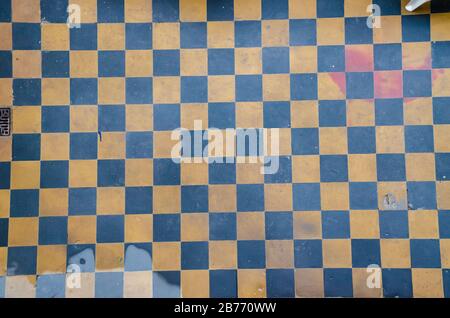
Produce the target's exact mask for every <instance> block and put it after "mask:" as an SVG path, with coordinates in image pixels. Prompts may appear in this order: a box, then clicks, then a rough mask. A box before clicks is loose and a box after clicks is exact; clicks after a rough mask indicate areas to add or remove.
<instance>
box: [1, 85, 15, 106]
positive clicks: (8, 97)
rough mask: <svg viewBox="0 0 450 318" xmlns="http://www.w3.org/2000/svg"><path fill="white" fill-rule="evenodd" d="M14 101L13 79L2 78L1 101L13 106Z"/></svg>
mask: <svg viewBox="0 0 450 318" xmlns="http://www.w3.org/2000/svg"><path fill="white" fill-rule="evenodd" d="M12 101H13V92H12V79H10V78H1V79H0V103H2V104H4V105H6V106H11V105H12Z"/></svg>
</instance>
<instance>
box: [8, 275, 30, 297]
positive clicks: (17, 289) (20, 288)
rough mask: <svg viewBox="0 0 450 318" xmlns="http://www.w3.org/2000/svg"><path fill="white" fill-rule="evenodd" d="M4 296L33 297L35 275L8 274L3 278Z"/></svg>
mask: <svg viewBox="0 0 450 318" xmlns="http://www.w3.org/2000/svg"><path fill="white" fill-rule="evenodd" d="M5 297H6V298H35V297H36V276H35V275H28V276H9V277H6V280H5Z"/></svg>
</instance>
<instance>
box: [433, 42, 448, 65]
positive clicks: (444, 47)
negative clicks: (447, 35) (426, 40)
mask: <svg viewBox="0 0 450 318" xmlns="http://www.w3.org/2000/svg"><path fill="white" fill-rule="evenodd" d="M431 54H432V58H431V60H432V63H433V68H450V41H439V42H431Z"/></svg>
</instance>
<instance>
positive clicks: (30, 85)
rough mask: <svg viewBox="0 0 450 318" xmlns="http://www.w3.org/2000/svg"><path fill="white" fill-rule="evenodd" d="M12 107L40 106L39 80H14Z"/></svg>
mask: <svg viewBox="0 0 450 318" xmlns="http://www.w3.org/2000/svg"><path fill="white" fill-rule="evenodd" d="M13 91H14V101H13V103H14V105H15V106H40V105H41V96H42V95H41V80H40V79H32V78H27V79H19V78H17V79H14V80H13Z"/></svg>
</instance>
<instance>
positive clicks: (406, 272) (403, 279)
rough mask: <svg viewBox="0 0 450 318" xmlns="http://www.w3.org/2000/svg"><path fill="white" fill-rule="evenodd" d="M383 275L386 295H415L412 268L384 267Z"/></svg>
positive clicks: (397, 296)
mask: <svg viewBox="0 0 450 318" xmlns="http://www.w3.org/2000/svg"><path fill="white" fill-rule="evenodd" d="M382 277H383V279H382V280H383V295H384V297H395V298H399V297H401V298H409V297H412V296H413V291H412V275H411V269H383V271H382Z"/></svg>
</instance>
